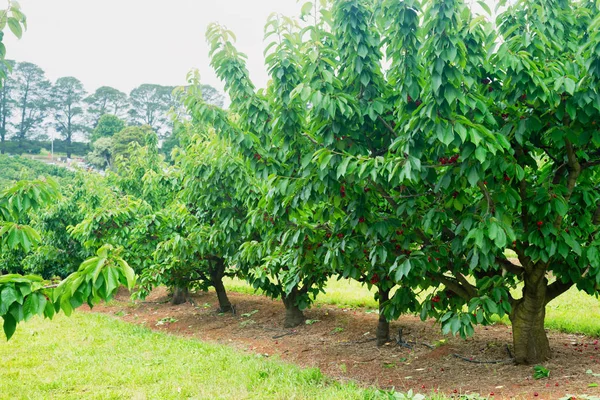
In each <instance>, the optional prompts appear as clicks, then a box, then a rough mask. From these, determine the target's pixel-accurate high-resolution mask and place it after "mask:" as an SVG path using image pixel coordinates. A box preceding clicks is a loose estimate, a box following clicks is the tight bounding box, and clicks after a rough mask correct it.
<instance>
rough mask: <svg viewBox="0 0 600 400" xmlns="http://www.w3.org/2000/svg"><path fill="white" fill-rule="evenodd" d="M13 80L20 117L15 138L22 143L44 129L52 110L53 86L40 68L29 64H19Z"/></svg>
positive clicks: (17, 110)
mask: <svg viewBox="0 0 600 400" xmlns="http://www.w3.org/2000/svg"><path fill="white" fill-rule="evenodd" d="M11 79H12V80H13V82H14V90H13V93H14V94H13V101H14V102H15V107H16V113H17V115H18V116H19V119H18V122H17V123H16V124H15V133H14V135H13V136H14V137H15V138H16V139H17V140H18V141H19V143H21V142H23V141H24V140H25V139H29V138H31V137H32V136H33V135H34V134H36V133H39V132H41V130H42V128H43V127H44V124H45V120H46V118H47V117H48V115H49V112H50V110H51V88H52V85H51V83H50V81H48V79H46V76H45V73H44V71H43V70H42V69H41V68H40V67H38V66H37V65H35V64H32V63H28V62H21V63H17V65H16V67H15V69H14V72H13V74H12V75H11Z"/></svg>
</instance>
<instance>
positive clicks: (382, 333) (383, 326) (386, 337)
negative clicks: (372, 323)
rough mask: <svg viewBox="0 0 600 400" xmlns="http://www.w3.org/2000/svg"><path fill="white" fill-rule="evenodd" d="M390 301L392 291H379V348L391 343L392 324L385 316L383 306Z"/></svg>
mask: <svg viewBox="0 0 600 400" xmlns="http://www.w3.org/2000/svg"><path fill="white" fill-rule="evenodd" d="M389 299H390V291H389V290H383V289H381V288H380V289H379V322H378V323H377V346H383V345H384V344H386V343H388V342H389V341H390V323H389V322H388V321H387V319H386V318H385V316H384V315H383V305H384V303H385V302H386V301H388V300H389Z"/></svg>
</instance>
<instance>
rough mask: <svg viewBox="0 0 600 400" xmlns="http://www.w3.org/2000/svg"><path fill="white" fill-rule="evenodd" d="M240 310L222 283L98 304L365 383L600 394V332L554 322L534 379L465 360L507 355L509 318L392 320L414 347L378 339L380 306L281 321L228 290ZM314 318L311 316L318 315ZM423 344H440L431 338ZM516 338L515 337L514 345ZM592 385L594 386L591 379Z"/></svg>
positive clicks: (545, 395)
mask: <svg viewBox="0 0 600 400" xmlns="http://www.w3.org/2000/svg"><path fill="white" fill-rule="evenodd" d="M229 296H230V300H231V302H232V303H233V304H234V305H235V306H236V314H235V315H231V314H225V315H220V314H218V313H217V311H216V310H217V308H218V302H217V298H216V295H215V293H213V292H209V293H200V294H197V295H194V296H193V298H192V300H193V304H192V303H186V304H183V305H179V306H173V305H171V304H170V303H169V302H168V297H167V293H166V291H165V290H164V289H162V288H161V289H157V290H156V291H154V292H153V293H152V295H151V296H150V297H148V298H147V299H146V301H145V302H138V303H135V304H133V303H131V302H130V300H129V295H128V293H126V292H125V293H120V294H119V295H118V296H117V300H118V301H117V302H114V303H111V304H110V305H100V306H98V307H96V308H94V311H95V312H102V313H107V314H111V315H115V316H117V317H118V318H121V319H122V320H124V321H127V322H131V323H134V324H140V325H145V326H148V327H149V328H152V329H154V330H157V331H162V332H168V333H171V334H174V335H180V336H187V337H195V338H198V339H200V340H203V341H209V342H215V343H221V344H225V345H228V346H233V347H235V348H237V349H239V350H242V351H247V352H254V353H261V354H263V355H268V356H274V355H277V356H278V357H279V358H281V359H282V360H285V361H287V362H291V363H295V364H298V365H300V366H303V367H318V368H320V369H321V370H322V371H323V372H324V373H325V374H326V375H328V376H330V377H332V378H334V379H338V380H340V381H344V380H354V381H356V382H358V383H359V384H361V385H363V386H375V387H379V388H385V389H389V388H392V387H394V388H396V390H397V391H401V392H404V391H407V390H409V389H413V390H414V391H416V392H419V393H423V394H428V393H432V392H436V391H437V392H439V393H443V394H445V395H447V396H449V397H456V398H458V397H460V395H461V394H462V395H469V394H474V393H478V394H480V395H481V396H483V397H486V396H489V398H492V399H509V398H515V399H558V398H561V397H564V396H566V395H567V394H573V395H582V394H587V395H593V396H600V388H598V387H595V385H594V384H595V383H598V384H600V376H599V377H594V376H593V375H592V374H589V373H586V371H588V370H592V371H593V372H594V373H600V363H599V362H598V360H600V350H599V349H600V344H599V342H598V340H597V339H596V338H591V337H586V336H582V335H571V334H564V333H559V332H553V331H550V332H549V334H548V336H549V339H550V344H551V346H552V350H553V353H554V357H553V358H552V359H551V360H550V361H548V362H547V363H545V364H544V366H545V367H546V368H548V369H549V370H550V377H549V378H548V379H540V380H535V379H533V368H532V367H531V366H514V365H513V364H512V363H510V361H509V362H506V363H500V364H480V363H474V362H469V361H465V360H463V359H460V358H458V357H456V356H455V354H458V355H461V356H463V357H465V358H467V359H471V360H472V361H497V360H509V353H508V350H507V347H508V348H512V338H511V331H510V327H507V326H504V325H495V326H490V327H479V328H478V329H477V331H476V334H475V336H474V337H473V338H470V339H468V340H462V339H460V338H454V337H452V336H443V335H442V334H441V332H440V329H439V325H436V324H435V323H434V322H433V321H432V322H422V321H420V319H419V318H417V317H414V316H404V317H401V318H400V319H399V320H398V321H395V322H393V323H392V324H391V328H392V333H393V335H394V337H395V338H397V337H398V331H399V329H402V335H403V339H404V340H405V341H407V342H409V343H411V342H412V343H413V345H412V349H410V348H407V347H404V346H401V345H398V344H397V343H396V342H395V341H394V343H390V344H389V345H386V346H383V347H380V348H378V347H377V346H376V345H375V341H374V337H375V330H376V326H377V317H378V316H377V314H375V313H368V310H364V309H341V308H336V307H335V306H320V307H315V308H313V309H310V310H307V311H306V316H307V318H308V319H309V321H308V322H309V323H308V324H306V325H302V326H300V327H298V328H295V329H284V328H283V315H284V307H283V304H282V303H281V301H273V300H270V299H267V298H265V297H263V296H252V295H245V294H239V293H230V294H229ZM311 322H312V323H311ZM423 343H425V344H429V345H430V346H431V345H432V346H433V348H430V347H427V346H426V345H424V344H423ZM507 345H508V346H507ZM590 385H591V386H590Z"/></svg>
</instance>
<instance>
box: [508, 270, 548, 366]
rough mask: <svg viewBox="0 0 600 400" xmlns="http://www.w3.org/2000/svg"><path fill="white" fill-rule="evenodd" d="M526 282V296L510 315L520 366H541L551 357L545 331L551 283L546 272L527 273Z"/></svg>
mask: <svg viewBox="0 0 600 400" xmlns="http://www.w3.org/2000/svg"><path fill="white" fill-rule="evenodd" d="M532 275H538V276H537V277H536V276H532ZM540 275H541V276H540ZM524 282H525V286H524V287H523V297H522V298H521V299H519V300H517V301H516V302H515V303H514V304H513V306H512V312H511V313H510V321H511V322H512V331H513V345H514V352H515V361H516V363H517V364H537V363H541V362H544V361H546V360H548V359H549V358H550V355H551V351H550V343H549V342H548V337H547V336H546V331H545V329H544V318H545V316H546V291H547V288H548V286H547V285H548V281H547V279H546V278H545V276H544V274H543V273H539V272H537V271H534V272H533V273H532V274H528V273H525V274H524Z"/></svg>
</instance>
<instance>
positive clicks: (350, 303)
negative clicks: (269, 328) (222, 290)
mask: <svg viewBox="0 0 600 400" xmlns="http://www.w3.org/2000/svg"><path fill="white" fill-rule="evenodd" d="M223 281H224V283H225V287H226V288H227V290H230V291H233V292H238V293H246V294H261V293H262V292H261V291H256V292H255V291H254V289H253V288H252V286H250V285H249V284H248V283H246V282H245V281H243V280H240V279H237V278H234V279H229V278H226V279H224V280H223ZM374 294H375V291H374V290H371V291H369V289H368V288H367V286H366V285H361V284H360V283H359V282H357V281H354V280H348V279H342V280H339V281H338V280H336V279H330V280H329V281H328V282H327V288H326V293H320V294H319V295H318V296H317V301H316V303H317V304H331V305H336V306H339V307H348V308H356V307H365V308H378V307H379V306H378V305H377V302H376V301H375V298H374V297H373V295H374Z"/></svg>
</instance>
